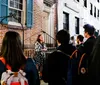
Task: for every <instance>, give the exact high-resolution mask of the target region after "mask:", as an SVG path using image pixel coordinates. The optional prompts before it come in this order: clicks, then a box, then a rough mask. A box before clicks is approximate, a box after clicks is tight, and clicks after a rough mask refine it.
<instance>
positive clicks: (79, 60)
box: [70, 45, 88, 75]
mask: <svg viewBox="0 0 100 85" xmlns="http://www.w3.org/2000/svg"><path fill="white" fill-rule="evenodd" d="M83 49H84V46H83V45H81V46H80V47H79V48H78V49H76V50H75V51H74V52H73V53H72V55H71V56H70V58H71V59H74V60H75V62H76V65H77V74H78V75H81V74H82V75H84V74H87V73H88V56H87V54H86V53H85V52H84V51H83Z"/></svg>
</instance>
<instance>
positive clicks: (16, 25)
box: [8, 21, 21, 26]
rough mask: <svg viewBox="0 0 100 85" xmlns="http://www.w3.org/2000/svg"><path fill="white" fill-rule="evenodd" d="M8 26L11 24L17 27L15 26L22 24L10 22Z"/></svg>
mask: <svg viewBox="0 0 100 85" xmlns="http://www.w3.org/2000/svg"><path fill="white" fill-rule="evenodd" d="M8 24H9V25H15V26H21V24H20V23H17V22H12V21H9V22H8Z"/></svg>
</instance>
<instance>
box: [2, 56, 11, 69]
mask: <svg viewBox="0 0 100 85" xmlns="http://www.w3.org/2000/svg"><path fill="white" fill-rule="evenodd" d="M0 61H2V63H3V64H4V65H5V64H6V62H5V59H4V58H3V57H1V58H0ZM6 68H7V69H8V70H11V67H10V66H9V65H8V64H7V65H6Z"/></svg>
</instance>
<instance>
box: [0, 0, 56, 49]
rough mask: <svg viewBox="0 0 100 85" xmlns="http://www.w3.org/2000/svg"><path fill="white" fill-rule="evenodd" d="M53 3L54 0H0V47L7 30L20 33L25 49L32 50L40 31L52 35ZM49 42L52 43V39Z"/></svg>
mask: <svg viewBox="0 0 100 85" xmlns="http://www.w3.org/2000/svg"><path fill="white" fill-rule="evenodd" d="M53 4H54V0H0V17H1V18H0V47H1V44H2V39H3V37H4V34H5V32H6V31H8V30H14V31H17V32H19V33H20V36H21V39H22V42H23V44H24V48H25V49H26V48H28V49H32V50H33V48H34V42H35V41H36V38H37V35H38V34H40V33H43V34H44V35H45V34H46V33H47V34H48V35H49V37H54V28H55V25H54V22H55V5H53ZM2 11H3V12H2ZM22 26H23V27H22ZM23 29H24V30H23ZM41 30H42V31H41ZM47 34H46V35H47ZM46 40H48V38H46ZM51 42H52V43H54V42H53V41H52V40H51ZM46 43H48V41H46Z"/></svg>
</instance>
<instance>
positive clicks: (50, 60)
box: [42, 30, 75, 85]
mask: <svg viewBox="0 0 100 85" xmlns="http://www.w3.org/2000/svg"><path fill="white" fill-rule="evenodd" d="M56 39H57V44H58V47H57V50H56V51H54V52H53V53H51V54H50V55H49V56H48V57H47V59H46V61H45V63H44V65H43V72H42V73H43V80H44V81H45V82H48V83H49V85H68V82H69V81H70V82H69V83H71V82H72V81H71V80H70V79H68V63H69V56H70V55H71V54H72V52H73V51H74V50H75V47H74V46H72V45H71V44H69V40H70V35H69V33H68V32H67V31H65V30H60V31H59V32H58V33H57V35H56ZM67 80H69V81H67Z"/></svg>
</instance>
